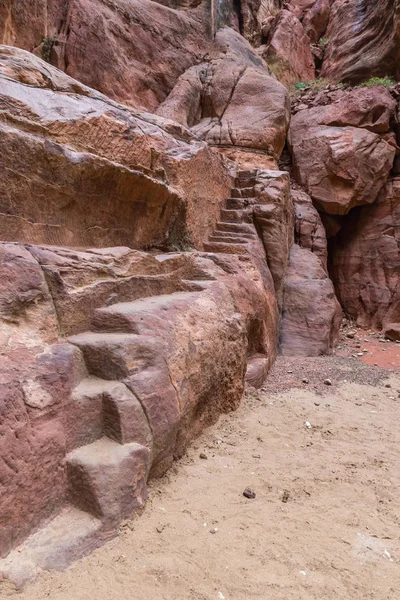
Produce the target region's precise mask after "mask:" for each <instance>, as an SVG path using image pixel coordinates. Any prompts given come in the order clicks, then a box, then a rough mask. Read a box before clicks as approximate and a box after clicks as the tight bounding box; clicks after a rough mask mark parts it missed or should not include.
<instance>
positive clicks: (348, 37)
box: [321, 0, 400, 83]
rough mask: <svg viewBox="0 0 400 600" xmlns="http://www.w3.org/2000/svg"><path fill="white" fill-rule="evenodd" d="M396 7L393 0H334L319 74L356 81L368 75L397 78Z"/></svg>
mask: <svg viewBox="0 0 400 600" xmlns="http://www.w3.org/2000/svg"><path fill="white" fill-rule="evenodd" d="M399 16H400V13H399V7H398V5H397V3H396V2H394V1H393V0H376V2H369V1H368V0H359V1H358V2H348V1H347V0H335V2H333V4H332V9H331V17H330V21H329V26H328V30H327V33H326V36H327V38H328V39H329V45H328V48H327V52H326V54H325V59H324V63H323V68H322V73H321V74H322V76H323V77H327V78H328V79H330V80H332V81H345V82H351V83H357V82H360V81H364V80H367V79H369V78H370V77H372V76H385V75H392V76H393V77H395V78H396V79H398V78H399V75H400V71H399V51H400V40H399Z"/></svg>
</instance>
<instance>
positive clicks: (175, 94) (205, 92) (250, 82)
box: [157, 29, 289, 159]
mask: <svg viewBox="0 0 400 600" xmlns="http://www.w3.org/2000/svg"><path fill="white" fill-rule="evenodd" d="M288 109H289V101H288V95H287V91H286V89H285V88H284V86H283V85H281V84H280V83H279V82H277V81H276V80H275V79H274V78H272V77H271V76H270V75H269V73H268V69H267V67H266V65H265V63H264V62H263V61H262V60H261V59H260V58H259V57H258V56H257V55H256V54H255V53H254V52H253V50H252V49H251V47H250V46H249V44H248V43H247V42H245V40H243V38H241V37H240V36H239V35H238V34H237V33H235V32H234V31H233V30H230V29H223V30H221V31H219V32H218V34H217V36H216V43H215V48H214V52H213V54H212V56H211V58H210V61H209V62H208V63H203V64H202V65H200V66H196V67H193V68H192V69H190V71H188V72H187V73H185V74H184V75H183V76H182V77H181V78H180V79H179V80H178V82H177V84H176V86H175V88H174V89H173V91H172V92H171V94H170V95H169V97H168V98H167V99H166V100H165V102H163V104H161V106H159V108H158V110H157V113H158V114H159V115H161V116H164V117H167V118H169V119H173V120H174V121H177V122H178V123H180V124H182V125H184V126H190V127H191V128H192V131H193V132H194V133H195V134H196V135H197V136H199V137H200V138H201V139H204V140H205V141H207V142H208V143H209V144H211V145H213V146H218V147H222V148H226V147H238V148H239V149H241V150H243V149H245V150H248V151H257V152H260V151H262V152H263V153H265V154H266V155H269V156H272V157H273V158H275V159H277V158H278V157H279V156H280V154H281V152H282V149H283V146H284V143H285V136H286V130H287V126H288V120H289V110H288Z"/></svg>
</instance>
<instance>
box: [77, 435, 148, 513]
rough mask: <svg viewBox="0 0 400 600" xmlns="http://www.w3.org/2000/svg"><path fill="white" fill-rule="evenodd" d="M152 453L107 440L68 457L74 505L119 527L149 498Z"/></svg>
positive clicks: (104, 439) (138, 447) (98, 441)
mask: <svg viewBox="0 0 400 600" xmlns="http://www.w3.org/2000/svg"><path fill="white" fill-rule="evenodd" d="M149 463H150V451H149V449H148V448H145V447H144V446H141V445H139V444H124V445H121V444H117V443H116V442H113V441H112V440H110V439H108V438H106V437H104V438H101V439H100V440H97V441H96V442H94V443H93V444H89V445H88V446H82V448H77V449H76V450H73V451H72V452H70V453H69V454H68V455H67V457H66V464H67V476H68V487H69V496H70V500H71V503H72V504H73V505H74V506H76V507H77V508H79V509H80V510H83V511H85V512H87V513H89V514H91V515H93V516H94V517H97V518H99V519H101V520H103V521H105V522H107V523H114V524H117V523H119V522H120V521H122V520H123V519H126V518H128V517H129V516H130V515H131V514H132V512H133V511H134V510H135V509H136V508H139V507H140V506H142V505H143V503H144V502H145V500H146V498H147V486H146V482H147V475H148V472H149Z"/></svg>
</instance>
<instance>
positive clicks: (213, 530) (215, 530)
mask: <svg viewBox="0 0 400 600" xmlns="http://www.w3.org/2000/svg"><path fill="white" fill-rule="evenodd" d="M217 531H218V527H214V529H210V533H212V534H213V535H214V533H217Z"/></svg>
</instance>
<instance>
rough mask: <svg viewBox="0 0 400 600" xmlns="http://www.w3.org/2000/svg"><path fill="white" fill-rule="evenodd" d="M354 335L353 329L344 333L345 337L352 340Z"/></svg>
mask: <svg viewBox="0 0 400 600" xmlns="http://www.w3.org/2000/svg"><path fill="white" fill-rule="evenodd" d="M355 335H356V334H355V332H354V331H349V332H348V333H346V337H348V338H349V339H350V340H353V339H354V337H355Z"/></svg>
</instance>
